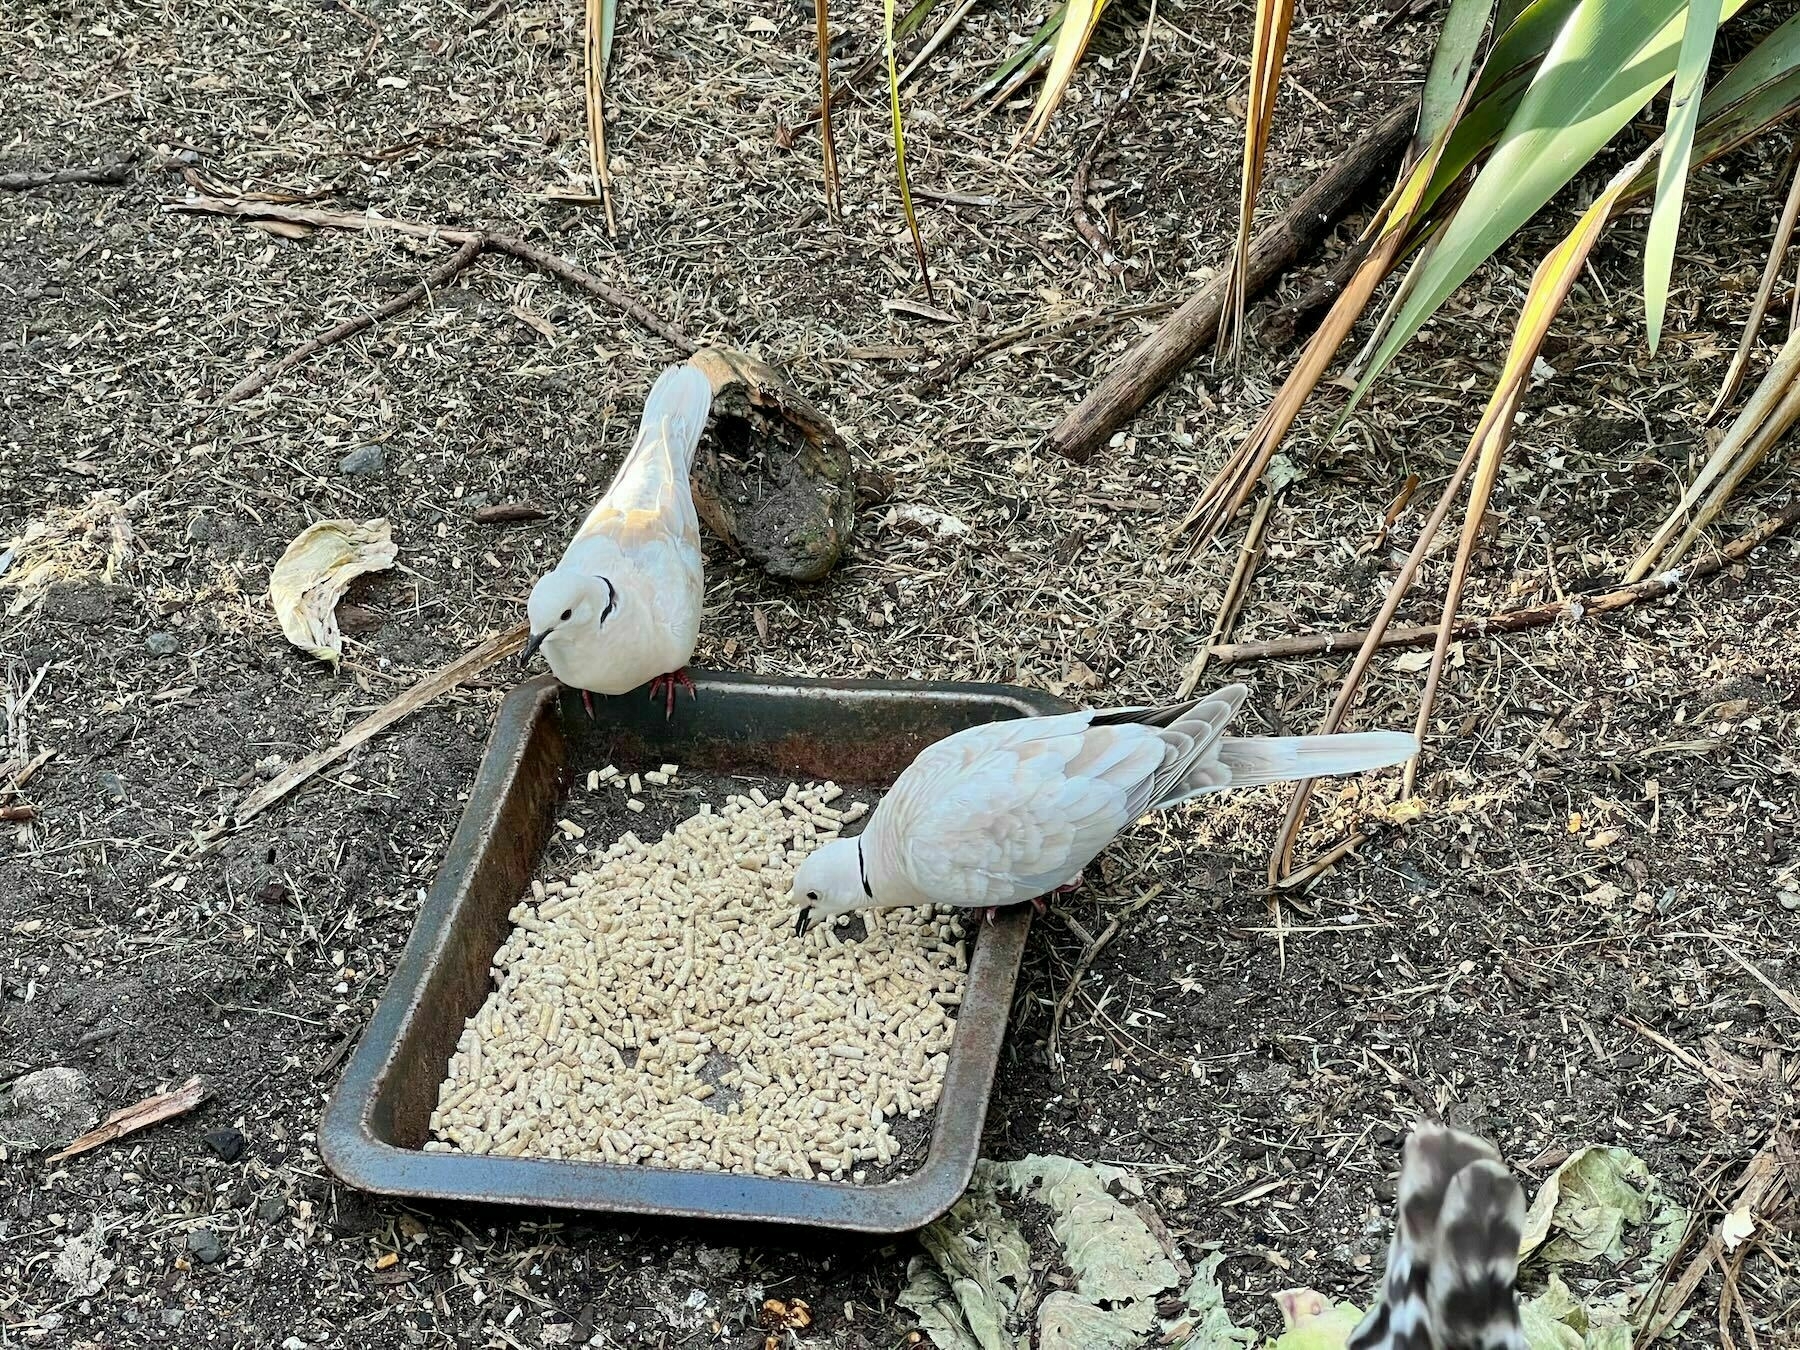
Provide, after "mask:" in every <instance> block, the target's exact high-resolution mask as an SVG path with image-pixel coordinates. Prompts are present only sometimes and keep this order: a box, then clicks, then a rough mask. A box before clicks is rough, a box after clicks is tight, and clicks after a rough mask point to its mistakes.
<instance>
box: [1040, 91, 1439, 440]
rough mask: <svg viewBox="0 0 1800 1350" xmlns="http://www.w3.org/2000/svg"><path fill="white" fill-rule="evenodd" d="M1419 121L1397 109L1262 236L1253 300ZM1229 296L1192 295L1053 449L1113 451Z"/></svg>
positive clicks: (1117, 370) (1223, 278) (1413, 110)
mask: <svg viewBox="0 0 1800 1350" xmlns="http://www.w3.org/2000/svg"><path fill="white" fill-rule="evenodd" d="M1418 114H1419V105H1418V101H1417V100H1416V99H1409V100H1407V101H1406V102H1405V103H1402V104H1401V105H1400V106H1399V107H1398V108H1395V109H1394V111H1393V112H1391V113H1389V114H1388V115H1387V116H1386V117H1384V118H1382V119H1381V121H1379V122H1377V123H1376V124H1375V125H1374V126H1373V127H1371V128H1370V129H1369V130H1368V131H1367V132H1365V133H1364V134H1363V136H1362V138H1361V139H1359V140H1358V141H1356V143H1355V144H1353V145H1352V146H1351V147H1350V148H1349V149H1348V150H1346V151H1345V152H1344V153H1343V154H1342V155H1341V156H1339V158H1338V159H1337V160H1336V162H1334V163H1333V164H1332V165H1331V167H1330V168H1328V169H1326V170H1325V172H1324V173H1322V174H1321V175H1319V177H1318V178H1316V179H1315V180H1314V181H1313V182H1312V183H1311V184H1309V185H1308V186H1307V188H1306V189H1305V190H1304V191H1303V192H1301V193H1300V195H1299V196H1297V197H1295V198H1294V200H1293V201H1292V202H1291V203H1289V205H1288V208H1287V210H1285V211H1284V212H1282V213H1281V215H1280V216H1279V217H1278V218H1277V219H1275V220H1273V221H1270V222H1269V224H1268V225H1266V226H1264V227H1263V229H1262V230H1261V231H1259V232H1258V234H1257V236H1256V242H1255V243H1254V244H1252V245H1251V248H1250V262H1249V268H1248V272H1249V282H1248V286H1247V288H1246V294H1247V295H1255V294H1257V293H1259V292H1261V291H1262V290H1263V289H1264V288H1265V287H1267V286H1268V285H1269V283H1270V282H1272V281H1274V280H1275V278H1276V277H1278V276H1280V275H1281V273H1282V272H1283V271H1285V270H1286V269H1287V267H1288V266H1289V265H1290V264H1291V263H1292V262H1293V261H1294V260H1295V259H1296V258H1297V257H1299V256H1300V254H1302V253H1303V252H1305V251H1306V250H1307V249H1309V248H1311V247H1312V246H1313V245H1314V244H1315V243H1317V242H1318V241H1319V240H1320V239H1322V238H1323V237H1324V236H1325V235H1326V233H1327V232H1328V231H1330V230H1331V229H1332V228H1333V227H1334V226H1335V225H1336V224H1337V222H1338V221H1339V220H1340V219H1342V217H1343V215H1344V213H1345V212H1347V211H1348V210H1349V209H1350V207H1351V205H1352V204H1353V203H1354V202H1355V201H1356V200H1357V199H1358V198H1359V197H1360V196H1361V194H1362V192H1363V189H1364V188H1365V187H1367V186H1368V184H1369V183H1370V182H1371V181H1372V180H1373V179H1374V178H1375V177H1376V176H1377V175H1379V174H1380V173H1381V172H1382V170H1383V169H1384V168H1385V167H1386V166H1387V165H1388V164H1389V163H1390V162H1391V161H1392V159H1393V157H1394V156H1395V155H1397V154H1399V153H1400V151H1401V150H1402V149H1403V148H1404V147H1405V145H1406V142H1407V140H1408V138H1409V137H1410V136H1411V135H1412V129H1413V123H1414V122H1415V121H1416V120H1417V119H1418ZM1229 291H1230V281H1229V278H1228V277H1227V275H1226V274H1225V273H1224V272H1223V271H1221V272H1220V273H1219V275H1217V276H1216V277H1214V278H1213V279H1212V281H1210V282H1208V283H1207V285H1206V287H1205V288H1204V289H1203V290H1201V291H1199V292H1198V293H1197V294H1195V295H1193V296H1190V297H1189V298H1188V299H1187V300H1186V301H1185V302H1184V303H1183V304H1182V306H1181V308H1179V309H1177V310H1176V311H1175V313H1173V314H1171V315H1170V316H1169V318H1168V321H1167V322H1165V323H1164V324H1163V325H1162V326H1161V327H1160V328H1158V329H1157V330H1156V332H1154V333H1152V334H1150V336H1148V337H1146V338H1145V339H1144V340H1143V341H1142V342H1140V343H1138V344H1137V346H1135V347H1133V348H1132V349H1131V350H1130V351H1129V352H1127V353H1126V354H1125V356H1124V357H1123V358H1121V359H1120V361H1119V363H1118V364H1117V365H1116V366H1114V367H1113V369H1112V370H1111V372H1109V373H1108V374H1107V376H1106V377H1105V378H1104V379H1102V380H1101V381H1100V383H1099V384H1097V385H1095V386H1094V388H1093V389H1092V390H1091V391H1090V392H1089V393H1088V396H1087V397H1086V398H1084V399H1083V400H1082V401H1081V402H1080V403H1079V404H1078V405H1077V406H1076V407H1074V408H1072V409H1071V410H1070V411H1069V413H1068V415H1067V416H1065V417H1064V418H1063V419H1062V421H1060V422H1059V423H1057V425H1056V427H1055V429H1054V430H1052V431H1051V433H1050V436H1049V443H1050V446H1051V448H1052V449H1054V450H1056V451H1057V452H1058V453H1059V454H1062V455H1064V456H1066V457H1067V458H1069V459H1072V460H1074V461H1076V462H1077V463H1080V462H1082V461H1084V460H1086V459H1087V458H1088V456H1090V455H1092V454H1093V453H1094V451H1095V450H1096V449H1098V448H1099V447H1100V446H1102V445H1104V444H1106V442H1107V440H1108V438H1110V437H1111V436H1112V434H1113V432H1115V431H1117V430H1118V429H1119V427H1120V426H1121V425H1123V424H1124V422H1125V421H1126V419H1128V418H1129V417H1131V416H1132V415H1133V414H1134V413H1136V412H1137V411H1138V409H1139V408H1142V407H1143V406H1144V405H1145V404H1146V403H1148V402H1149V401H1150V400H1151V399H1152V398H1154V397H1155V396H1156V395H1157V394H1158V393H1160V392H1161V391H1162V389H1163V386H1165V385H1166V384H1168V383H1169V381H1170V380H1172V379H1174V378H1175V376H1176V375H1177V374H1179V373H1180V372H1181V369H1182V368H1183V367H1184V366H1186V365H1187V363H1188V362H1189V361H1191V360H1192V359H1193V358H1194V357H1195V356H1197V355H1198V354H1199V353H1200V351H1201V350H1202V348H1204V347H1205V346H1206V344H1207V343H1208V342H1210V341H1212V339H1213V336H1214V335H1215V334H1216V333H1217V332H1218V330H1219V320H1220V317H1221V316H1222V315H1223V313H1224V309H1225V303H1226V300H1227V298H1228V295H1229Z"/></svg>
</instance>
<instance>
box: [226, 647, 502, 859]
mask: <svg viewBox="0 0 1800 1350" xmlns="http://www.w3.org/2000/svg"><path fill="white" fill-rule="evenodd" d="M528 636H530V627H529V625H527V624H520V625H519V626H518V627H516V628H509V629H508V630H507V631H506V632H504V633H498V634H496V635H495V636H493V637H491V638H489V639H488V640H487V641H485V642H483V643H481V644H479V645H478V646H475V647H472V648H470V649H469V650H468V651H466V652H464V653H463V654H462V655H461V656H459V657H457V658H456V660H454V661H452V662H451V663H450V664H449V665H447V666H443V667H441V668H440V669H438V670H434V671H433V672H432V673H431V674H429V675H427V676H425V678H424V679H422V680H420V681H419V682H418V683H417V684H415V685H413V686H412V688H410V689H408V690H407V691H406V692H405V693H403V694H400V695H398V696H397V697H395V698H392V699H390V700H389V701H388V702H387V703H385V704H383V705H382V706H381V707H380V708H378V709H377V710H376V711H374V712H372V713H370V714H369V715H368V716H367V717H365V718H363V720H362V721H360V722H358V723H357V724H356V725H355V726H353V727H351V728H350V730H348V731H346V732H345V733H344V734H343V735H342V736H340V737H339V738H338V739H337V740H336V741H335V742H333V743H332V744H331V745H328V746H327V747H325V749H323V750H320V751H317V752H315V753H313V754H310V755H308V756H307V757H306V758H305V759H303V760H301V761H300V762H299V763H298V764H295V765H293V766H292V767H291V768H289V769H288V770H287V771H286V772H284V773H281V774H279V775H277V776H276V777H274V778H271V779H270V780H269V781H268V782H267V783H265V784H263V785H262V786H261V787H260V788H258V789H257V790H256V791H255V792H252V793H251V794H250V795H249V796H247V797H245V798H244V800H243V801H241V802H239V803H238V804H237V806H236V808H235V809H233V810H232V811H231V813H230V814H229V815H227V816H226V817H225V818H224V819H223V820H221V821H219V822H218V823H217V824H216V825H214V826H213V827H212V828H211V829H210V830H209V831H207V833H206V834H204V835H203V836H201V837H200V838H199V839H198V840H197V841H196V844H195V847H194V849H193V852H194V853H195V854H199V853H204V852H205V851H206V850H207V849H210V848H211V847H212V846H213V845H214V844H215V843H217V842H218V840H220V839H222V838H223V837H224V836H225V835H227V834H229V833H230V832H231V831H233V830H236V829H239V828H241V827H242V826H243V825H244V824H246V823H247V822H248V821H250V820H252V819H254V818H255V817H256V816H259V815H261V814H262V813H263V812H264V811H266V810H268V809H269V808H270V807H271V806H273V805H274V804H275V803H276V802H278V801H280V800H281V799H282V798H283V797H285V796H287V795H288V793H290V792H292V791H293V790H294V789H295V788H297V787H299V786H300V785H301V784H302V783H305V782H307V781H308V780H309V779H311V778H312V777H313V776H314V775H315V774H317V773H318V772H319V770H321V769H323V768H326V767H327V766H329V765H331V764H335V763H336V762H337V761H338V760H340V759H342V758H343V757H344V756H345V755H347V754H349V753H350V752H351V751H352V750H354V749H356V747H357V746H359V745H361V744H363V743H364V742H365V741H367V740H370V739H371V738H373V737H374V736H376V735H377V734H378V733H380V732H382V731H385V730H386V729H387V728H388V727H391V726H392V725H393V724H394V723H396V722H398V721H400V720H401V719H402V718H403V717H408V716H411V715H412V714H413V713H415V712H417V711H418V710H419V709H420V708H423V707H424V706H425V705H426V704H427V703H430V702H431V701H432V700H433V699H435V698H437V697H438V696H439V695H441V694H446V693H448V692H449V691H450V690H452V689H454V688H456V686H457V685H459V684H461V683H462V682H463V681H465V680H471V679H474V678H475V676H477V675H479V674H480V673H481V672H482V671H484V670H486V669H487V668H488V667H489V666H492V665H494V664H496V663H497V662H500V661H504V660H505V659H506V658H507V657H509V656H511V655H512V654H513V653H514V652H517V651H519V650H520V649H521V648H523V647H524V646H525V639H526V638H527V637H528Z"/></svg>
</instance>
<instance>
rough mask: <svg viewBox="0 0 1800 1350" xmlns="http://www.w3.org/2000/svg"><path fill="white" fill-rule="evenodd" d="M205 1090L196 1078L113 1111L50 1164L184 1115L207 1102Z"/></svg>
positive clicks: (52, 1156) (54, 1154)
mask: <svg viewBox="0 0 1800 1350" xmlns="http://www.w3.org/2000/svg"><path fill="white" fill-rule="evenodd" d="M206 1095H207V1088H206V1084H204V1083H202V1082H201V1081H200V1079H199V1077H198V1076H197V1075H196V1076H195V1077H193V1078H190V1079H188V1080H187V1082H185V1083H183V1084H182V1085H181V1086H180V1087H178V1088H173V1089H171V1090H170V1091H168V1092H158V1093H154V1094H152V1095H151V1096H148V1097H146V1098H144V1100H143V1101H141V1102H135V1103H133V1104H132V1105H130V1106H127V1107H124V1108H123V1109H121V1110H118V1111H114V1112H113V1113H112V1114H111V1115H110V1116H108V1117H107V1118H106V1119H105V1120H103V1121H101V1122H100V1123H99V1124H98V1125H96V1126H94V1128H93V1129H91V1130H89V1131H88V1132H87V1133H86V1134H84V1135H82V1136H80V1137H79V1138H78V1139H76V1140H75V1141H74V1142H72V1143H71V1144H69V1146H68V1147H67V1148H65V1149H63V1151H62V1152H60V1153H52V1154H51V1155H50V1157H49V1159H48V1161H50V1162H61V1161H62V1160H63V1159H64V1158H72V1157H74V1156H75V1155H76V1154H77V1153H86V1152H87V1151H88V1150H89V1149H91V1148H99V1147H100V1145H102V1144H110V1143H111V1142H112V1141H113V1140H115V1139H121V1138H123V1137H124V1136H125V1135H128V1134H136V1133H137V1132H138V1131H139V1130H143V1129H148V1128H149V1127H150V1126H152V1125H156V1124H159V1123H160V1122H162V1121H165V1120H169V1119H172V1118H173V1117H175V1116H181V1115H186V1114H187V1113H188V1112H189V1111H192V1110H193V1109H194V1108H195V1107H196V1106H198V1105H200V1103H201V1102H203V1101H205V1100H206Z"/></svg>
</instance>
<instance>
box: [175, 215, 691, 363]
mask: <svg viewBox="0 0 1800 1350" xmlns="http://www.w3.org/2000/svg"><path fill="white" fill-rule="evenodd" d="M165 209H167V210H170V211H183V212H192V213H194V214H197V215H209V216H231V217H234V218H236V219H239V220H285V221H288V222H289V223H291V224H295V225H312V226H314V227H316V228H318V229H323V230H392V231H394V233H396V234H404V235H409V236H411V237H412V238H414V239H442V240H443V241H444V242H445V243H449V244H466V243H468V242H469V240H471V239H481V240H485V241H486V242H485V245H484V247H486V248H489V249H492V250H493V251H494V252H496V253H505V254H509V255H510V256H512V257H514V258H517V259H519V260H520V261H521V262H527V263H530V264H531V265H532V266H533V267H536V268H538V269H539V270H540V271H544V272H548V273H550V274H551V275H552V276H554V277H557V278H559V279H560V280H562V281H566V282H568V283H569V284H570V285H571V286H576V287H579V288H580V289H582V290H584V291H586V292H588V294H590V295H592V296H595V297H596V298H598V299H600V300H603V301H605V302H606V304H607V305H609V306H611V307H612V308H613V309H615V310H617V311H619V312H620V313H621V314H625V315H627V316H629V317H630V318H632V319H635V320H636V321H637V322H638V323H640V324H642V325H643V326H644V327H645V328H647V329H649V330H650V331H651V332H652V333H655V334H656V335H657V336H658V337H659V338H661V339H662V340H663V341H664V342H667V343H668V344H669V345H670V346H671V347H674V348H676V349H677V350H678V351H680V352H682V353H683V354H685V355H690V356H691V355H692V354H693V353H694V352H696V351H698V350H700V344H699V343H698V342H695V341H694V339H693V338H691V337H689V336H688V335H687V334H686V333H683V332H682V331H681V330H680V329H678V328H676V327H675V326H674V325H673V324H671V323H669V322H668V321H667V320H665V319H663V318H662V317H661V316H659V315H658V314H656V313H655V312H654V311H652V310H651V309H650V308H649V307H648V306H646V305H645V304H644V302H643V301H641V300H639V299H637V298H636V297H635V296H632V295H629V294H627V293H626V292H625V291H622V290H620V289H619V288H618V287H617V286H614V285H613V284H612V283H611V282H608V281H603V280H601V279H600V278H599V277H597V276H595V275H594V274H593V273H592V272H590V271H588V270H587V269H586V268H584V267H580V266H577V265H576V264H575V263H572V262H570V261H568V260H567V259H566V258H560V257H558V256H557V255H556V254H554V253H549V252H546V251H545V250H544V249H541V248H538V247H537V246H536V245H534V244H528V243H526V242H525V241H524V240H523V239H515V238H514V237H513V236H511V235H506V234H489V233H487V232H486V231H483V230H464V229H458V228H456V227H454V226H450V225H438V224H434V223H432V222H430V221H423V220H406V219H404V218H401V219H389V218H388V217H386V216H371V215H357V214H353V213H351V212H346V211H324V210H320V209H318V208H316V207H310V206H276V205H272V204H270V203H267V202H253V201H245V200H242V199H231V198H226V197H183V198H181V199H179V200H177V201H171V202H168V203H166V206H165Z"/></svg>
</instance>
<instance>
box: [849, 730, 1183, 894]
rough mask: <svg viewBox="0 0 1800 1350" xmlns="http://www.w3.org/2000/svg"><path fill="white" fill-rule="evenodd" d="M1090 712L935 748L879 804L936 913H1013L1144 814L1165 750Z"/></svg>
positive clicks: (1147, 735)
mask: <svg viewBox="0 0 1800 1350" xmlns="http://www.w3.org/2000/svg"><path fill="white" fill-rule="evenodd" d="M1092 720H1093V714H1091V713H1068V714H1064V715H1062V716H1059V717H1044V718H1030V719H1020V720H1019V721H1015V722H1001V723H995V724H992V725H990V726H986V727H980V728H977V729H975V730H973V731H970V732H964V733H962V734H960V735H957V736H953V737H951V738H949V739H948V740H945V741H940V742H939V743H938V744H937V745H934V746H932V747H931V748H930V749H929V750H927V751H926V752H925V753H924V754H922V755H920V756H919V758H918V759H917V760H915V761H914V763H913V766H912V767H911V768H909V769H908V770H907V772H906V774H905V775H903V776H902V778H901V780H900V782H898V783H896V784H895V785H894V790H893V791H892V792H890V793H889V794H888V798H887V800H885V801H884V802H883V803H882V806H883V808H884V811H883V814H884V815H885V816H886V817H887V819H886V820H885V821H884V827H885V829H886V830H890V831H893V832H894V834H893V838H894V840H895V844H896V847H897V849H898V851H899V853H900V855H901V856H900V861H901V864H902V866H903V867H904V870H905V872H906V874H907V876H908V878H909V879H910V880H911V881H912V882H913V884H914V885H915V886H917V887H918V888H919V889H920V890H921V891H923V892H925V893H927V894H929V895H931V896H932V897H934V898H935V899H937V900H938V901H940V902H941V903H944V904H954V905H966V906H984V905H1010V904H1017V903H1019V902H1020V901H1023V900H1029V899H1032V898H1033V897H1035V896H1040V895H1043V894H1046V893H1047V892H1049V891H1051V890H1053V889H1055V888H1056V887H1057V886H1060V885H1062V884H1063V883H1064V882H1067V881H1069V880H1070V879H1071V878H1072V877H1073V876H1074V875H1075V874H1076V873H1077V872H1079V871H1080V870H1081V869H1082V868H1083V867H1084V866H1086V865H1087V863H1088V862H1090V861H1091V860H1092V859H1093V858H1094V856H1095V855H1096V854H1098V853H1099V852H1100V850H1101V849H1103V848H1105V847H1106V845H1107V844H1108V843H1110V842H1111V840H1112V838H1113V836H1115V835H1116V834H1118V832H1119V831H1120V830H1122V829H1124V828H1125V826H1127V825H1129V824H1130V823H1131V821H1132V820H1133V819H1134V818H1135V817H1136V816H1137V815H1138V814H1139V813H1140V812H1141V810H1142V804H1143V801H1144V799H1145V798H1146V797H1147V795H1148V787H1147V785H1148V783H1149V782H1150V781H1151V779H1152V778H1153V777H1154V775H1155V774H1156V772H1157V769H1158V767H1159V766H1160V765H1161V764H1162V762H1163V754H1164V748H1163V745H1162V743H1161V741H1160V740H1159V739H1158V737H1157V736H1156V735H1155V733H1154V732H1151V731H1149V730H1148V729H1146V728H1144V727H1141V726H1121V727H1099V728H1093V729H1091V730H1090V729H1089V724H1090V723H1091V722H1092Z"/></svg>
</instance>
